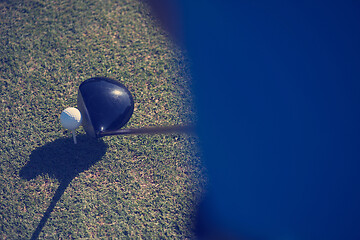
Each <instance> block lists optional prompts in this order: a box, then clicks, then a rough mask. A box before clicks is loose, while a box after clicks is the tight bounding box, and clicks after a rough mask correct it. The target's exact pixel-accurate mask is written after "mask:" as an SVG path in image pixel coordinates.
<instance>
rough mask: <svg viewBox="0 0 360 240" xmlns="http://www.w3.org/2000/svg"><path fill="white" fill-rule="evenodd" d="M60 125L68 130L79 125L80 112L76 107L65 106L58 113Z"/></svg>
mask: <svg viewBox="0 0 360 240" xmlns="http://www.w3.org/2000/svg"><path fill="white" fill-rule="evenodd" d="M60 122H61V125H62V126H63V127H64V128H66V129H69V130H75V129H77V128H78V127H79V126H80V125H81V113H80V111H79V110H78V109H77V108H73V107H69V108H66V109H65V110H64V111H63V112H62V113H61V115H60Z"/></svg>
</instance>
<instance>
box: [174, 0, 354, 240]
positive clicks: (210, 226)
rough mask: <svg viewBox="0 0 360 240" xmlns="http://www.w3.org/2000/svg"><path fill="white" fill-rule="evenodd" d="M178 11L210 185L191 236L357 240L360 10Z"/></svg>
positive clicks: (234, 4) (249, 5) (227, 6)
mask: <svg viewBox="0 0 360 240" xmlns="http://www.w3.org/2000/svg"><path fill="white" fill-rule="evenodd" d="M175 6H177V9H178V15H179V16H180V17H179V18H178V20H179V21H180V22H181V24H177V25H178V26H182V27H183V28H182V30H181V31H180V32H181V34H182V36H181V39H182V40H183V43H184V46H185V47H186V49H187V50H188V53H189V55H190V58H191V59H192V74H193V82H194V85H195V88H194V92H195V97H196V104H197V108H198V109H199V112H198V113H199V125H198V133H199V136H200V139H201V143H202V146H201V147H202V149H203V151H204V162H205V164H206V167H207V169H208V173H209V179H210V181H209V184H210V186H209V187H210V190H209V193H208V195H207V197H206V200H205V201H204V203H203V206H202V208H201V211H200V215H199V216H200V217H199V221H200V224H199V226H200V227H199V229H198V230H199V231H198V232H199V234H200V236H201V237H202V238H203V239H206V238H208V237H209V236H213V239H214V238H219V239H221V238H222V237H221V234H222V233H224V234H225V235H226V234H228V235H229V236H231V237H235V238H240V239H242V237H245V238H246V237H249V239H307V240H308V239H327V240H331V239H334V240H335V239H348V240H349V239H354V240H355V239H360V174H359V169H360V140H359V135H360V126H359V124H360V113H359V111H360V2H359V1H330V2H329V1H327V2H324V1H248V0H245V1H211V0H208V1H201V0H199V1H191V0H179V1H176V4H175ZM170 31H171V30H170ZM172 31H174V32H176V31H177V30H176V29H172ZM174 35H178V34H174Z"/></svg>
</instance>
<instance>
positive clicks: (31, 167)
mask: <svg viewBox="0 0 360 240" xmlns="http://www.w3.org/2000/svg"><path fill="white" fill-rule="evenodd" d="M106 149H107V145H106V144H105V143H104V141H103V140H101V139H100V140H98V139H92V138H89V137H86V136H85V135H81V136H78V144H76V145H75V144H74V143H73V141H72V138H62V139H58V140H55V141H54V142H51V143H48V144H46V145H44V146H42V147H39V148H37V149H35V150H34V151H33V152H32V153H31V155H30V161H29V162H28V163H27V164H26V165H25V166H24V167H23V168H22V169H21V170H20V177H21V178H23V179H26V180H31V179H34V178H36V177H37V176H39V175H49V176H50V177H54V178H56V179H58V181H59V183H60V185H59V187H58V189H57V190H56V192H55V194H54V196H53V198H52V200H51V202H50V205H49V207H48V208H47V210H46V212H45V213H44V216H43V217H42V219H41V220H40V222H39V224H38V226H37V228H36V229H35V231H34V232H33V234H32V236H31V239H37V238H38V237H39V234H40V233H41V231H42V229H43V227H44V226H45V224H46V222H47V220H48V218H49V217H50V214H51V212H52V211H53V209H54V207H55V205H56V203H57V202H58V201H59V200H60V198H61V196H62V195H63V193H64V192H65V190H66V188H67V187H68V186H69V184H70V182H71V181H72V180H73V179H74V178H75V177H76V176H77V175H78V174H79V173H81V172H83V171H85V170H87V169H89V168H90V167H91V166H92V165H94V164H95V163H97V162H98V161H100V160H101V159H102V157H103V156H104V155H105V153H106Z"/></svg>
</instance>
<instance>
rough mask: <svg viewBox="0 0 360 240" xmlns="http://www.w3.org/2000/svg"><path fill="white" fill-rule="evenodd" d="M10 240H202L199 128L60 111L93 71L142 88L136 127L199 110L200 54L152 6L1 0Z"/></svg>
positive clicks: (2, 175) (0, 182) (2, 219)
mask: <svg viewBox="0 0 360 240" xmlns="http://www.w3.org/2000/svg"><path fill="white" fill-rule="evenodd" d="M0 19H1V20H0V22H1V24H0V31H1V34H0V39H1V40H0V68H1V70H0V99H1V104H0V108H1V109H0V126H1V132H0V144H1V148H0V239H30V238H31V237H33V238H35V237H39V238H40V239H109V238H115V239H193V238H194V233H193V228H194V213H195V209H196V206H197V204H198V202H199V200H200V199H201V196H202V193H203V191H204V186H205V183H206V182H205V177H204V170H203V167H202V164H201V159H200V154H199V150H198V149H197V142H198V140H197V138H196V137H195V136H186V135H176V134H175V135H154V136H148V135H141V136H123V137H105V138H103V139H101V140H99V141H94V140H92V139H89V138H87V137H86V136H84V134H85V133H84V131H83V129H82V128H80V130H78V134H79V138H78V142H79V144H78V145H77V146H75V145H73V144H72V142H71V141H72V139H71V134H70V133H69V132H67V131H65V130H64V129H62V128H61V126H60V123H59V114H60V113H61V111H62V110H63V109H64V108H66V107H68V106H76V96H77V89H78V86H79V85H80V83H81V82H82V81H84V80H86V79H88V78H90V77H94V76H107V77H111V78H114V79H117V80H119V81H121V82H122V83H123V84H125V85H126V86H127V87H128V88H129V90H130V91H131V92H132V93H133V95H134V100H135V111H134V114H133V116H132V118H131V119H130V121H129V123H128V125H127V126H126V127H129V128H130V127H134V128H136V127H144V126H156V125H172V124H181V123H188V122H194V121H195V120H196V117H195V114H194V112H195V111H194V108H193V105H192V98H191V81H190V74H189V71H188V60H187V59H186V57H185V54H184V51H182V49H180V48H179V47H177V46H176V45H175V44H174V43H173V42H172V41H171V40H170V38H169V37H168V35H167V34H166V33H165V32H164V31H163V30H162V29H161V27H159V25H158V24H157V22H156V21H155V20H154V18H153V17H152V15H151V13H150V10H149V8H148V7H147V5H146V4H144V3H142V2H138V1H131V0H122V1H112V0H109V1H108V0H101V1H98V0H79V1H71V0H55V1H45V0H23V1H20V0H17V1H10V0H9V1H0Z"/></svg>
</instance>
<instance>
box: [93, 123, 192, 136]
mask: <svg viewBox="0 0 360 240" xmlns="http://www.w3.org/2000/svg"><path fill="white" fill-rule="evenodd" d="M194 130H195V127H194V126H191V125H176V126H166V127H146V128H134V129H120V130H116V131H108V132H103V133H100V134H99V135H100V137H104V136H113V135H130V134H166V133H192V132H194Z"/></svg>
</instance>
